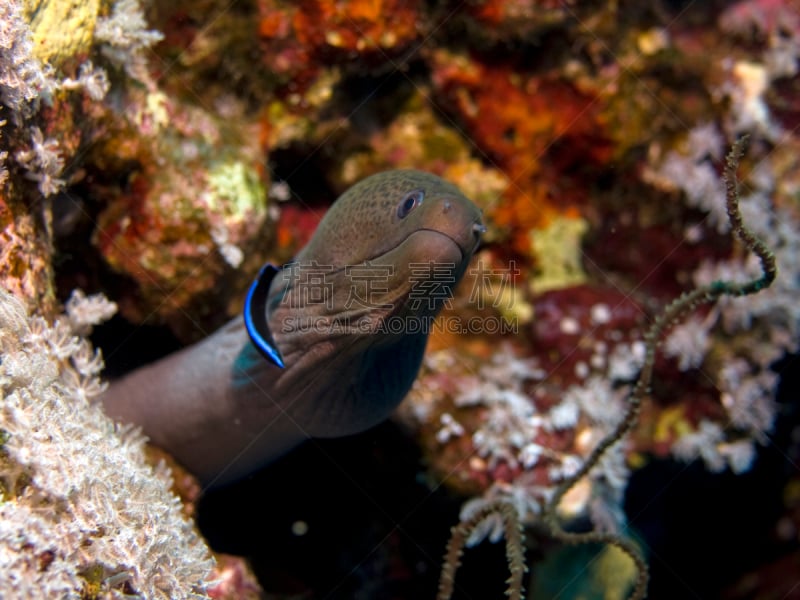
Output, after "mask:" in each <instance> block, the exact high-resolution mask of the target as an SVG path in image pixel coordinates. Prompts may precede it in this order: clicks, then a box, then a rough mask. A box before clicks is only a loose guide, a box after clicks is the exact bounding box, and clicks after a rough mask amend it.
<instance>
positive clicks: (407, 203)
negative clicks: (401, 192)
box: [397, 190, 425, 219]
mask: <svg viewBox="0 0 800 600" xmlns="http://www.w3.org/2000/svg"><path fill="white" fill-rule="evenodd" d="M423 198H425V192H424V191H422V190H414V191H413V192H408V193H407V194H406V195H405V196H403V199H402V200H400V204H398V205H397V216H398V217H400V218H401V219H405V218H406V217H407V216H408V213H410V212H411V211H412V210H414V209H415V208H416V207H417V206H419V205H420V204H422V199H423Z"/></svg>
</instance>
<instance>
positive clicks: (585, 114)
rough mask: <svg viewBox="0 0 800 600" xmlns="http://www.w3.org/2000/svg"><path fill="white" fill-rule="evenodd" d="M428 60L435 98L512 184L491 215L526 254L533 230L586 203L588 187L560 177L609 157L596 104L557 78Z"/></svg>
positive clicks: (442, 58)
mask: <svg viewBox="0 0 800 600" xmlns="http://www.w3.org/2000/svg"><path fill="white" fill-rule="evenodd" d="M431 62H432V66H433V74H432V79H433V83H434V86H435V87H436V88H437V90H438V92H439V94H440V95H441V96H442V97H443V98H444V99H445V102H446V103H447V105H448V106H452V107H453V110H454V111H455V112H456V114H457V116H458V118H459V119H460V120H461V122H462V123H463V124H464V126H465V127H466V130H467V134H468V135H469V136H470V137H471V138H472V140H473V141H474V143H475V144H476V145H477V146H478V148H479V150H480V151H481V152H482V153H483V154H484V155H485V156H487V157H488V158H489V159H490V160H491V161H492V162H494V163H496V165H497V166H499V167H500V168H501V169H502V170H503V171H504V172H505V173H506V174H507V175H508V177H509V178H510V179H511V181H512V184H511V185H510V186H509V187H508V189H507V191H506V193H505V200H506V201H505V202H503V203H500V205H499V206H498V208H497V210H496V211H495V212H494V214H492V215H491V217H492V219H493V220H494V221H495V222H496V223H497V224H498V225H500V226H501V227H507V228H510V229H511V234H512V241H513V243H514V247H515V249H516V250H517V251H518V252H521V253H527V252H528V250H529V246H530V243H529V239H528V231H529V230H530V229H531V228H532V227H535V226H541V225H542V224H544V223H546V221H547V218H548V217H549V216H552V215H553V214H554V212H559V213H560V212H564V210H566V209H569V208H570V207H574V206H575V205H576V204H582V203H583V202H584V201H585V198H586V194H587V193H586V187H587V186H586V185H584V184H583V183H581V182H578V181H575V180H572V179H571V178H570V177H569V176H565V175H564V174H565V173H578V174H583V173H585V172H586V169H587V167H591V166H593V165H594V166H595V167H598V166H602V165H605V164H606V163H607V162H608V161H609V160H610V158H611V146H610V144H609V142H608V136H607V135H606V134H605V130H604V127H603V124H602V122H601V119H600V117H599V115H600V109H601V106H600V103H599V102H598V99H597V98H595V97H591V96H587V95H585V94H583V93H581V92H579V91H578V90H577V89H576V88H575V87H574V86H572V85H571V84H570V83H568V82H566V81H564V80H562V79H559V78H556V77H550V76H533V75H522V76H521V75H520V74H519V71H518V70H516V71H515V68H514V66H513V65H511V64H492V65H489V64H484V63H481V62H478V61H476V60H468V59H465V58H463V57H458V58H454V57H453V56H451V55H449V54H446V53H437V54H435V55H434V56H433V60H432V61H431Z"/></svg>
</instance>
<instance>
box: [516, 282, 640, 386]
mask: <svg viewBox="0 0 800 600" xmlns="http://www.w3.org/2000/svg"><path fill="white" fill-rule="evenodd" d="M645 316H646V315H645V312H644V311H643V310H642V308H640V307H639V305H638V304H637V303H636V302H635V301H634V300H632V299H631V298H630V297H629V296H626V295H625V294H624V293H622V292H620V291H617V290H614V289H611V288H605V287H599V286H592V285H577V286H573V287H568V288H562V289H558V290H552V291H549V292H545V293H543V294H541V295H540V296H539V297H537V298H536V299H535V301H534V321H533V325H532V327H531V339H532V342H533V344H534V347H535V348H536V351H537V354H538V355H539V356H540V358H541V360H542V366H543V367H544V368H545V369H546V370H547V371H548V372H551V373H553V374H554V375H558V376H560V377H561V378H562V381H563V380H566V381H568V382H573V381H574V380H575V379H576V375H575V370H576V369H575V367H576V365H577V363H579V362H583V363H585V364H586V365H587V366H588V365H590V364H591V362H592V356H593V355H595V354H598V344H601V345H602V346H601V348H604V350H603V351H602V352H601V353H602V354H603V355H604V356H607V355H608V354H610V353H611V351H612V349H613V347H614V346H616V345H617V344H619V343H622V342H625V343H631V342H634V341H636V340H639V339H640V338H641V327H642V325H643V324H644V323H645Z"/></svg>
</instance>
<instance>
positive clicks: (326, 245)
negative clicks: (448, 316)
mask: <svg viewBox="0 0 800 600" xmlns="http://www.w3.org/2000/svg"><path fill="white" fill-rule="evenodd" d="M483 229H484V228H483V225H482V223H481V214H480V211H479V210H478V209H477V207H476V206H475V205H474V204H473V203H472V202H470V201H469V200H468V199H467V198H466V197H465V196H464V195H463V194H462V193H461V192H460V191H459V190H458V188H456V187H455V186H453V185H452V184H450V183H448V182H446V181H444V180H442V179H440V178H439V177H436V176H434V175H431V174H428V173H423V172H420V171H405V170H403V171H388V172H385V173H379V174H377V175H373V176H371V177H369V178H367V179H365V180H363V181H362V182H360V183H358V184H356V185H354V186H353V187H352V188H350V189H349V190H347V191H346V192H345V193H344V194H342V196H341V197H340V198H339V199H338V200H337V201H336V202H334V204H333V205H332V206H331V208H330V209H329V210H328V212H327V213H326V215H325V217H324V218H323V220H322V221H321V222H320V224H319V226H318V228H317V230H316V232H315V233H314V236H313V237H312V239H311V240H310V241H309V243H308V244H307V245H306V246H305V247H304V248H303V249H302V250H301V251H300V253H299V254H298V255H297V256H296V257H295V259H294V260H293V261H292V262H291V263H289V264H288V265H286V266H284V267H283V268H281V269H280V270H279V271H278V272H277V273H276V274H275V275H274V277H273V278H272V279H271V282H270V283H269V287H268V291H267V290H265V291H266V298H265V301H264V304H263V307H262V309H263V311H264V313H263V315H261V314H259V315H258V316H259V317H264V318H263V319H260V320H261V321H263V322H264V323H265V324H266V326H268V327H269V332H267V333H269V334H270V335H269V336H267V337H268V339H269V340H270V342H271V343H272V344H274V351H275V355H276V356H279V357H280V359H282V362H283V365H284V366H283V367H281V366H280V361H276V360H268V359H266V358H265V357H264V356H263V355H262V354H263V352H260V351H259V348H257V346H256V345H255V344H254V343H253V342H252V341H251V339H250V336H248V332H247V330H246V328H245V324H244V321H243V320H242V319H241V318H237V319H234V320H232V321H230V322H228V323H227V324H226V325H224V326H223V327H221V328H220V329H219V330H218V331H217V332H215V333H214V334H212V335H210V336H209V337H207V338H206V339H204V340H202V341H200V342H198V343H197V344H194V345H192V346H189V347H187V348H185V349H183V350H181V351H179V352H177V353H175V354H172V355H169V356H167V357H165V358H163V359H161V360H159V361H157V362H156V363H154V364H151V365H148V366H145V367H143V368H141V369H138V370H136V371H134V372H132V373H130V374H128V375H126V376H125V377H123V378H121V379H120V380H117V381H115V382H112V384H111V385H110V387H109V389H108V390H107V391H106V392H105V394H104V395H103V397H102V401H103V404H104V406H105V409H106V412H107V413H108V414H109V415H110V416H111V417H113V418H115V419H118V420H121V421H125V422H130V423H135V424H138V425H140V426H141V427H142V429H143V430H144V433H145V434H146V435H147V436H148V437H149V438H150V440H151V441H152V442H153V443H154V444H156V445H157V446H160V447H162V448H164V449H165V450H167V451H168V452H170V453H171V454H172V455H173V456H174V457H175V458H176V459H177V460H178V461H179V462H181V463H182V464H183V465H184V466H186V467H187V468H188V469H189V470H190V471H191V472H193V473H194V474H196V475H197V476H198V477H199V478H200V480H201V481H202V482H203V483H204V484H205V485H207V486H216V485H222V484H225V483H229V482H231V481H234V480H236V479H238V478H241V477H243V476H246V475H247V474H249V473H251V472H253V471H254V470H256V469H258V468H259V467H260V466H262V465H264V464H266V463H268V462H269V461H271V460H273V459H275V458H276V457H278V456H280V455H281V454H283V453H285V452H286V451H288V450H290V449H292V448H293V447H295V446H296V445H297V444H299V443H301V442H302V441H303V440H305V439H307V438H309V437H337V436H343V435H348V434H352V433H356V432H360V431H363V430H365V429H367V428H369V427H371V426H373V425H375V424H377V423H379V422H380V421H382V420H384V419H385V418H387V417H388V416H389V414H390V413H391V412H392V410H393V409H394V408H395V407H396V406H397V404H399V402H400V401H401V400H402V399H403V397H404V396H405V395H406V393H407V392H408V390H409V388H410V387H411V384H412V383H413V381H414V378H415V377H416V374H417V371H418V369H419V365H420V362H421V360H422V355H423V352H424V348H425V343H426V340H427V331H428V330H427V328H426V324H427V325H429V324H430V320H431V319H432V318H433V317H434V316H435V315H436V313H437V312H438V311H439V309H440V308H441V306H442V304H443V303H444V301H445V300H446V299H447V297H449V296H450V295H451V293H452V288H453V287H454V286H455V285H456V283H457V282H458V280H459V279H460V278H461V276H462V275H463V273H464V271H465V269H466V267H467V264H468V262H469V260H470V258H471V256H472V254H473V252H474V251H475V249H476V247H477V245H478V242H479V238H480V234H481V232H482V231H483ZM276 363H277V364H276Z"/></svg>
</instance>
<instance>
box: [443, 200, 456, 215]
mask: <svg viewBox="0 0 800 600" xmlns="http://www.w3.org/2000/svg"><path fill="white" fill-rule="evenodd" d="M451 208H453V204H452V203H451V202H450V200H445V201H444V204H442V212H443V213H445V214H447V213H449V212H450V209H451Z"/></svg>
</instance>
